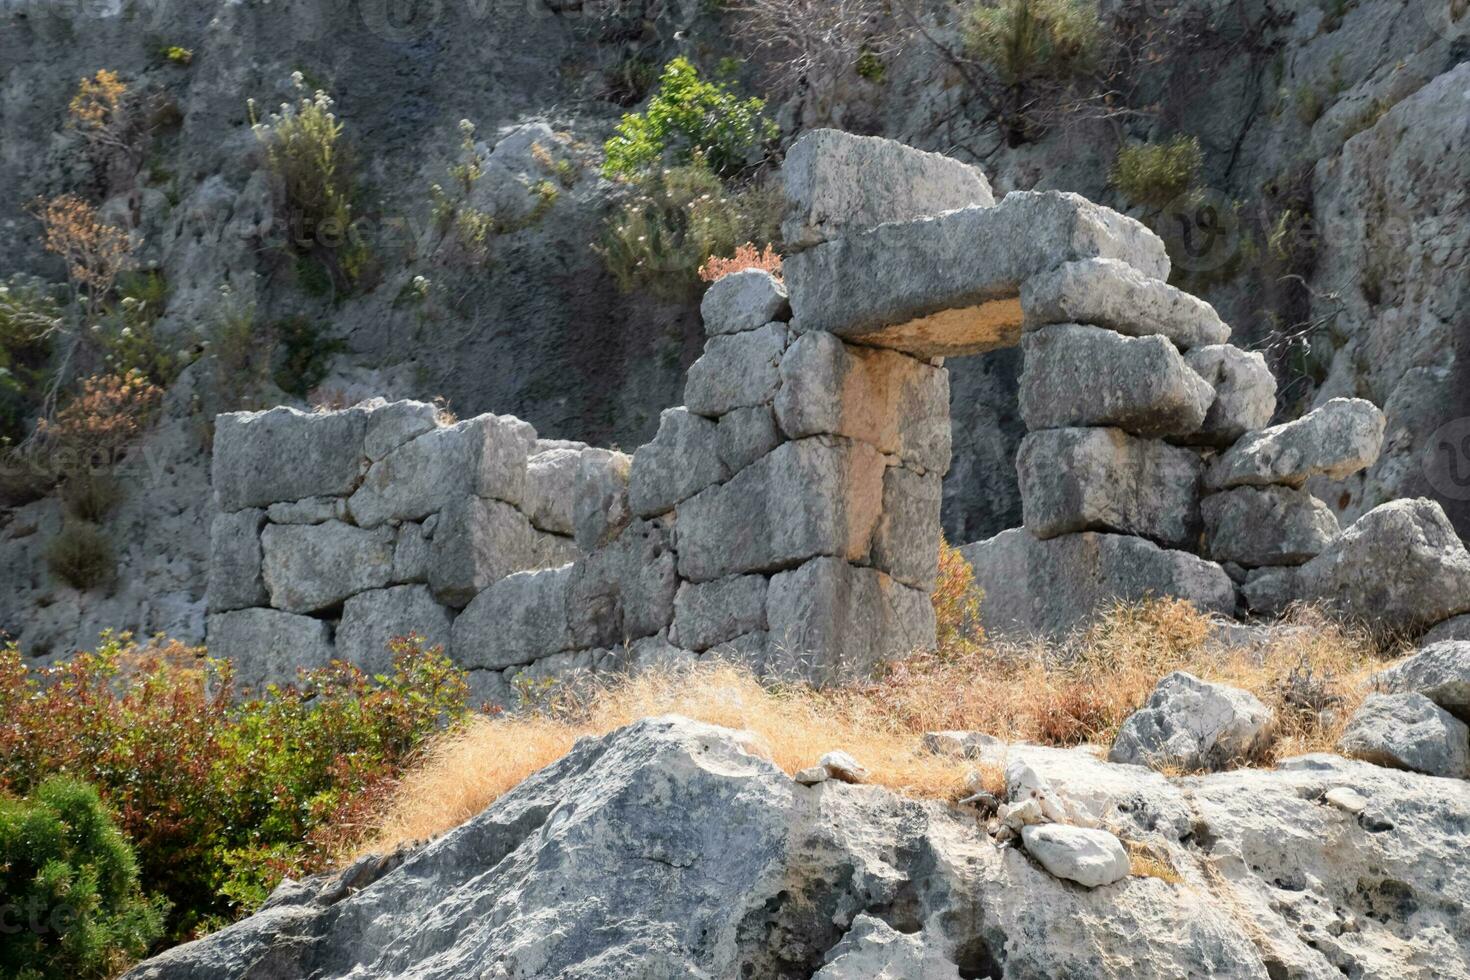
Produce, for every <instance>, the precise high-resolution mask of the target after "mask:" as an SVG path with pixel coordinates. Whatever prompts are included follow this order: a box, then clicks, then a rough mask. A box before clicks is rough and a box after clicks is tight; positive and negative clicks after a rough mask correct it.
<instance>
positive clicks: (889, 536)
mask: <svg viewBox="0 0 1470 980" xmlns="http://www.w3.org/2000/svg"><path fill="white" fill-rule="evenodd" d="M943 496H944V485H943V481H942V480H941V478H940V476H939V474H938V473H927V474H921V473H915V472H914V471H913V470H910V469H907V468H905V467H902V466H890V467H889V468H888V470H887V472H885V473H884V474H883V516H882V517H880V518H879V519H878V527H877V529H876V530H875V531H874V532H873V567H874V568H877V569H879V570H880V571H884V572H887V573H888V574H889V575H891V576H893V578H894V579H895V580H897V581H899V582H902V583H903V584H904V585H907V586H910V587H912V588H915V589H921V590H923V591H924V592H926V593H927V592H931V591H933V589H934V581H935V579H936V578H937V577H938V575H939V539H940V530H939V510H940V505H941V504H942V502H943Z"/></svg>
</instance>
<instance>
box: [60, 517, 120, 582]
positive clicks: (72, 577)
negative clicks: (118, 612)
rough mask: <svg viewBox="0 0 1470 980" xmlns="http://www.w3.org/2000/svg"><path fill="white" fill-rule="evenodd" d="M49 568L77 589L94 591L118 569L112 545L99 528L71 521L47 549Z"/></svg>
mask: <svg viewBox="0 0 1470 980" xmlns="http://www.w3.org/2000/svg"><path fill="white" fill-rule="evenodd" d="M46 567H47V568H49V569H51V574H53V575H55V576H56V577H57V578H59V579H61V581H63V582H65V583H66V584H67V585H70V586H71V587H72V588H74V589H82V590H84V591H85V590H87V589H94V588H96V587H97V586H99V585H102V584H104V583H105V582H107V581H108V580H110V579H111V578H112V575H113V572H114V571H116V569H117V559H116V557H115V556H114V554H113V550H112V542H111V541H109V540H108V539H107V535H106V534H104V533H103V532H102V529H101V528H100V527H98V526H97V525H95V524H88V523H87V522H85V521H67V522H66V523H64V524H63V525H62V526H61V530H60V531H58V532H56V537H54V538H52V539H51V540H50V542H49V543H47V545H46Z"/></svg>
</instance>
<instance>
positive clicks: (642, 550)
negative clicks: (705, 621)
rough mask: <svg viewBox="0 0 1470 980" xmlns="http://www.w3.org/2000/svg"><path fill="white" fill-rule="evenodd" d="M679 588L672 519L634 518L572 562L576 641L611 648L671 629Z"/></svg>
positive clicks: (571, 617)
mask: <svg viewBox="0 0 1470 980" xmlns="http://www.w3.org/2000/svg"><path fill="white" fill-rule="evenodd" d="M678 588H679V576H678V573H677V572H676V570H675V555H674V532H673V530H672V529H671V528H670V526H669V524H668V522H666V521H664V520H653V521H634V522H633V523H631V524H629V525H628V527H627V528H626V529H625V530H624V531H623V533H622V534H620V535H619V536H618V537H617V539H616V540H614V541H613V542H611V543H610V544H608V545H607V546H605V547H603V548H600V549H598V550H597V551H595V552H593V553H592V554H590V555H588V556H586V557H585V558H583V559H581V560H579V561H577V562H576V563H575V564H574V565H573V566H572V573H571V582H570V584H569V586H568V596H569V598H568V600H567V619H568V623H569V627H570V629H571V634H572V646H573V647H575V648H578V649H580V648H584V647H608V648H610V647H614V646H618V645H619V644H623V643H626V642H628V641H629V640H636V639H639V638H641V637H645V636H652V635H654V634H655V633H658V632H660V631H661V630H666V629H668V627H669V624H671V623H672V622H673V621H674V595H675V593H676V592H677V591H678Z"/></svg>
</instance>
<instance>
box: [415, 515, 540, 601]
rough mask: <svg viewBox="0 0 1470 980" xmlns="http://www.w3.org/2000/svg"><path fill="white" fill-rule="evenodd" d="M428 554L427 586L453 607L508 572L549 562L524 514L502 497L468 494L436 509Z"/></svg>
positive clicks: (470, 597)
mask: <svg viewBox="0 0 1470 980" xmlns="http://www.w3.org/2000/svg"><path fill="white" fill-rule="evenodd" d="M431 556H432V557H431V559H430V563H429V587H430V588H431V589H432V590H433V592H434V598H435V599H437V600H438V601H439V602H441V603H443V604H444V605H446V606H451V607H453V608H455V609H460V608H463V607H464V606H465V605H467V604H468V603H469V601H470V600H471V599H473V598H474V597H475V596H477V595H479V594H480V593H481V592H482V591H483V590H485V589H487V588H489V587H490V586H491V585H493V584H495V583H496V582H498V581H500V580H501V579H503V578H505V577H506V576H507V575H513V574H515V573H516V572H522V571H526V570H527V569H532V568H540V567H544V566H545V565H546V564H548V563H549V561H550V558H549V557H548V556H547V555H546V554H545V545H544V543H543V535H542V534H541V533H540V532H538V531H537V530H536V529H535V528H534V527H532V526H531V522H530V520H529V519H528V518H527V517H526V515H525V514H522V513H521V512H520V511H518V510H516V509H515V508H514V507H512V506H511V505H510V504H507V503H505V502H504V501H500V500H487V499H485V498H483V497H469V496H464V497H458V498H456V499H455V500H453V501H451V502H450V503H449V504H448V506H446V507H445V508H444V510H442V511H440V513H439V522H438V524H437V525H436V526H435V528H434V541H433V547H432V549H431ZM558 564H559V562H558Z"/></svg>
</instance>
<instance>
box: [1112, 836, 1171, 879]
mask: <svg viewBox="0 0 1470 980" xmlns="http://www.w3.org/2000/svg"><path fill="white" fill-rule="evenodd" d="M1123 843H1124V845H1125V846H1126V847H1127V848H1128V873H1129V874H1131V875H1133V877H1135V878H1158V879H1159V880H1161V881H1164V882H1167V883H1169V884H1171V885H1179V884H1183V882H1184V879H1183V877H1181V876H1180V874H1179V872H1178V871H1176V870H1175V868H1174V865H1173V864H1172V863H1170V861H1169V858H1168V856H1167V855H1166V854H1165V853H1164V852H1163V851H1162V850H1160V849H1158V848H1155V847H1152V846H1150V845H1148V844H1145V843H1142V842H1140V841H1133V840H1128V841H1124V842H1123Z"/></svg>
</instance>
